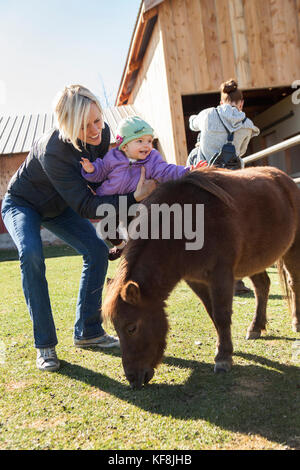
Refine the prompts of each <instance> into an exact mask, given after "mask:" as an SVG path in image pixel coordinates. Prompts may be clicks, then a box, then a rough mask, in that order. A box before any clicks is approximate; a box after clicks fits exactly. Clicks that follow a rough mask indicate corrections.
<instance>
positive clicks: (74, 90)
mask: <svg viewBox="0 0 300 470" xmlns="http://www.w3.org/2000/svg"><path fill="white" fill-rule="evenodd" d="M92 103H94V104H95V105H96V106H97V107H98V108H99V111H100V113H101V116H102V108H101V105H100V103H99V100H98V99H97V98H96V96H95V95H94V94H93V93H92V92H91V91H90V90H88V89H87V88H85V87H83V86H81V85H68V86H66V87H65V89H64V90H63V91H62V92H60V93H59V94H58V95H57V97H56V99H55V103H54V110H55V114H56V120H57V127H58V130H59V133H60V137H61V139H62V140H63V141H65V142H70V143H71V144H73V146H74V147H75V148H76V149H77V150H79V151H81V149H80V147H79V145H78V136H79V132H80V129H81V127H82V126H83V136H84V138H83V140H84V142H85V141H86V130H87V119H88V115H89V111H90V107H91V104H92Z"/></svg>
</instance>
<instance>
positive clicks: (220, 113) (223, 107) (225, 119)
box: [187, 79, 259, 167]
mask: <svg viewBox="0 0 300 470" xmlns="http://www.w3.org/2000/svg"><path fill="white" fill-rule="evenodd" d="M220 90H221V99H220V105H219V106H217V107H216V108H207V109H203V110H202V111H201V112H200V113H199V114H197V115H192V116H191V117H190V120H189V125H190V129H191V130H192V131H195V132H198V133H199V134H198V137H197V143H196V147H195V148H194V149H193V150H192V151H191V153H190V154H189V156H188V159H187V165H196V164H197V163H198V162H199V161H201V160H206V161H207V162H208V163H209V162H210V160H211V159H212V158H213V157H214V155H216V154H218V153H219V152H220V151H221V149H222V147H223V145H224V144H225V143H226V142H227V137H228V133H227V130H226V128H227V129H228V131H229V132H234V139H233V144H234V146H235V151H236V155H237V157H238V158H239V159H240V160H241V166H242V167H243V166H244V163H243V161H242V159H241V157H242V155H244V154H245V153H246V151H247V147H248V144H249V141H250V139H251V138H252V137H255V136H257V135H258V134H259V129H258V128H257V127H256V126H255V125H254V124H253V122H252V121H251V119H249V118H247V117H246V115H245V113H244V112H243V106H244V99H243V92H242V91H241V90H240V89H239V88H238V84H237V82H236V81H235V80H233V79H230V80H228V81H227V82H224V83H222V85H221V87H220Z"/></svg>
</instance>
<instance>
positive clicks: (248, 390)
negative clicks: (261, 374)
mask: <svg viewBox="0 0 300 470" xmlns="http://www.w3.org/2000/svg"><path fill="white" fill-rule="evenodd" d="M268 385H269V383H268V382H267V381H264V382H262V381H259V380H249V379H246V378H241V379H239V380H238V381H237V383H236V384H235V385H234V386H233V387H232V391H233V393H236V394H242V395H243V396H246V397H257V396H259V395H262V394H263V393H264V391H265V389H266V387H267V386H268Z"/></svg>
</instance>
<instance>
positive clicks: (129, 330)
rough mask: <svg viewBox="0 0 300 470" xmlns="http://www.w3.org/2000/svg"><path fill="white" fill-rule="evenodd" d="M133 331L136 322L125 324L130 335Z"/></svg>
mask: <svg viewBox="0 0 300 470" xmlns="http://www.w3.org/2000/svg"><path fill="white" fill-rule="evenodd" d="M135 332H136V324H134V323H133V324H131V325H128V326H127V333H129V334H130V335H132V334H133V333H135Z"/></svg>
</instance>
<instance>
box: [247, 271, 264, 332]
mask: <svg viewBox="0 0 300 470" xmlns="http://www.w3.org/2000/svg"><path fill="white" fill-rule="evenodd" d="M250 279H251V281H252V282H253V285H254V290H255V297H256V311H255V315H254V317H253V320H252V322H251V324H250V326H249V328H248V330H247V334H246V339H257V338H260V335H261V332H262V330H265V329H266V324H267V315H266V311H267V302H268V297H269V290H270V278H269V276H268V274H267V272H266V271H263V272H262V273H258V274H255V275H254V276H251V277H250Z"/></svg>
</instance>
